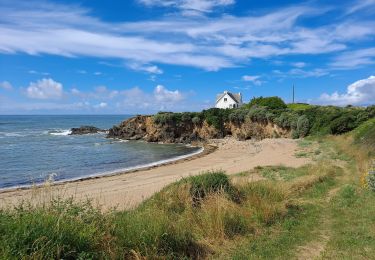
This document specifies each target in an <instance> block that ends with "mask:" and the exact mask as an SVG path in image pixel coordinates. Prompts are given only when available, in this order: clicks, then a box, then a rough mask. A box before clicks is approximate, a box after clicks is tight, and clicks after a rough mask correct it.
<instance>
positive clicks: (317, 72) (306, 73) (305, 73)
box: [288, 68, 329, 78]
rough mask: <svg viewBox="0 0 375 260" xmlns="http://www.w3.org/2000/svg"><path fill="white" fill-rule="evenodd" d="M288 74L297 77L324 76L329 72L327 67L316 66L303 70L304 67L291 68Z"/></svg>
mask: <svg viewBox="0 0 375 260" xmlns="http://www.w3.org/2000/svg"><path fill="white" fill-rule="evenodd" d="M288 74H289V75H290V76H294V77H297V78H309V77H322V76H326V75H328V74H329V72H328V71H327V70H325V69H319V68H315V69H312V70H303V69H299V68H296V69H291V70H290V71H289V72H288Z"/></svg>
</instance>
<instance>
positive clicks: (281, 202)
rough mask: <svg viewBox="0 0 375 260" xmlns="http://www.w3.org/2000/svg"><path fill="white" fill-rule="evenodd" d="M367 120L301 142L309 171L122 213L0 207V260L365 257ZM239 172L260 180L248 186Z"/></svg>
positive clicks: (225, 184) (205, 179) (216, 186)
mask: <svg viewBox="0 0 375 260" xmlns="http://www.w3.org/2000/svg"><path fill="white" fill-rule="evenodd" d="M371 124H373V123H371V122H370V123H368V122H367V123H366V125H364V126H361V127H360V128H358V129H357V130H356V131H355V132H353V133H352V134H351V135H347V136H339V137H327V138H323V139H319V140H317V139H316V140H308V139H305V140H303V141H301V143H300V145H301V150H302V151H303V152H300V153H301V154H302V153H303V155H302V156H310V157H312V158H313V159H314V161H315V163H314V164H312V165H310V166H304V167H301V168H298V169H292V168H286V167H265V168H257V169H255V170H254V171H251V172H248V173H242V174H240V175H238V176H235V177H233V178H235V181H232V180H229V179H228V177H226V175H224V174H223V173H215V174H213V173H208V174H206V175H204V176H201V177H192V178H189V179H185V180H182V181H180V182H178V183H175V184H172V185H170V186H168V187H167V188H165V189H164V190H162V191H161V192H159V193H158V194H156V195H155V196H153V197H152V198H151V199H149V200H147V201H145V202H144V203H143V204H142V205H141V206H139V207H138V208H137V209H135V210H131V211H123V212H116V211H114V212H107V213H102V212H100V210H98V209H96V208H94V207H91V206H90V203H89V202H88V203H83V204H76V203H73V202H71V201H60V200H56V201H54V202H52V203H51V204H50V205H46V206H45V207H39V208H33V207H31V206H29V205H27V204H24V205H23V206H22V207H19V208H17V209H8V210H3V211H0V258H1V259H3V258H4V259H19V258H37V259H40V258H65V259H76V258H81V259H87V258H131V257H133V258H137V257H141V256H148V257H151V258H152V257H167V258H185V257H194V258H199V257H201V258H206V257H208V258H234V259H243V258H253V259H259V258H264V259H272V258H279V259H280V258H281V259H289V258H294V257H302V258H310V257H317V256H319V255H320V256H323V257H325V258H331V259H336V258H340V259H341V258H348V259H353V258H355V259H368V258H371V257H373V255H374V254H375V230H374V226H373V223H375V208H374V207H373V205H375V192H373V191H371V190H369V189H366V188H363V187H362V186H363V185H362V184H363V183H362V182H363V179H362V182H361V176H362V175H363V173H364V172H365V171H366V170H367V169H368V162H369V159H370V158H371V156H373V152H374V151H373V150H374V146H369V145H368V144H371V142H373V141H374V139H373V138H374V136H373V134H372V133H373V131H374V127H373V125H371ZM368 125H370V126H368ZM353 139H354V142H355V143H357V144H356V145H353ZM358 140H360V142H359V141H358ZM362 144H366V146H362ZM249 174H259V175H262V176H263V177H265V178H266V180H264V181H258V182H252V183H251V182H250V183H249V182H247V181H246V180H247V179H248V178H246V176H247V175H249Z"/></svg>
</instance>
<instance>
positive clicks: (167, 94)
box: [154, 85, 183, 103]
mask: <svg viewBox="0 0 375 260" xmlns="http://www.w3.org/2000/svg"><path fill="white" fill-rule="evenodd" d="M154 96H155V99H156V100H157V101H158V102H172V103H175V102H178V101H181V100H182V99H183V96H182V94H181V93H180V91H178V90H174V91H172V90H168V89H166V88H165V87H164V86H162V85H157V86H156V88H155V89H154Z"/></svg>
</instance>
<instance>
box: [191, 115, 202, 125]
mask: <svg viewBox="0 0 375 260" xmlns="http://www.w3.org/2000/svg"><path fill="white" fill-rule="evenodd" d="M191 121H192V122H193V124H195V125H199V124H200V123H201V119H200V118H199V117H198V116H195V117H193V118H192V119H191Z"/></svg>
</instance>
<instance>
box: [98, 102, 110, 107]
mask: <svg viewBox="0 0 375 260" xmlns="http://www.w3.org/2000/svg"><path fill="white" fill-rule="evenodd" d="M107 106H108V104H107V103H105V102H100V103H99V104H98V105H97V106H96V108H106V107H107Z"/></svg>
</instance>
